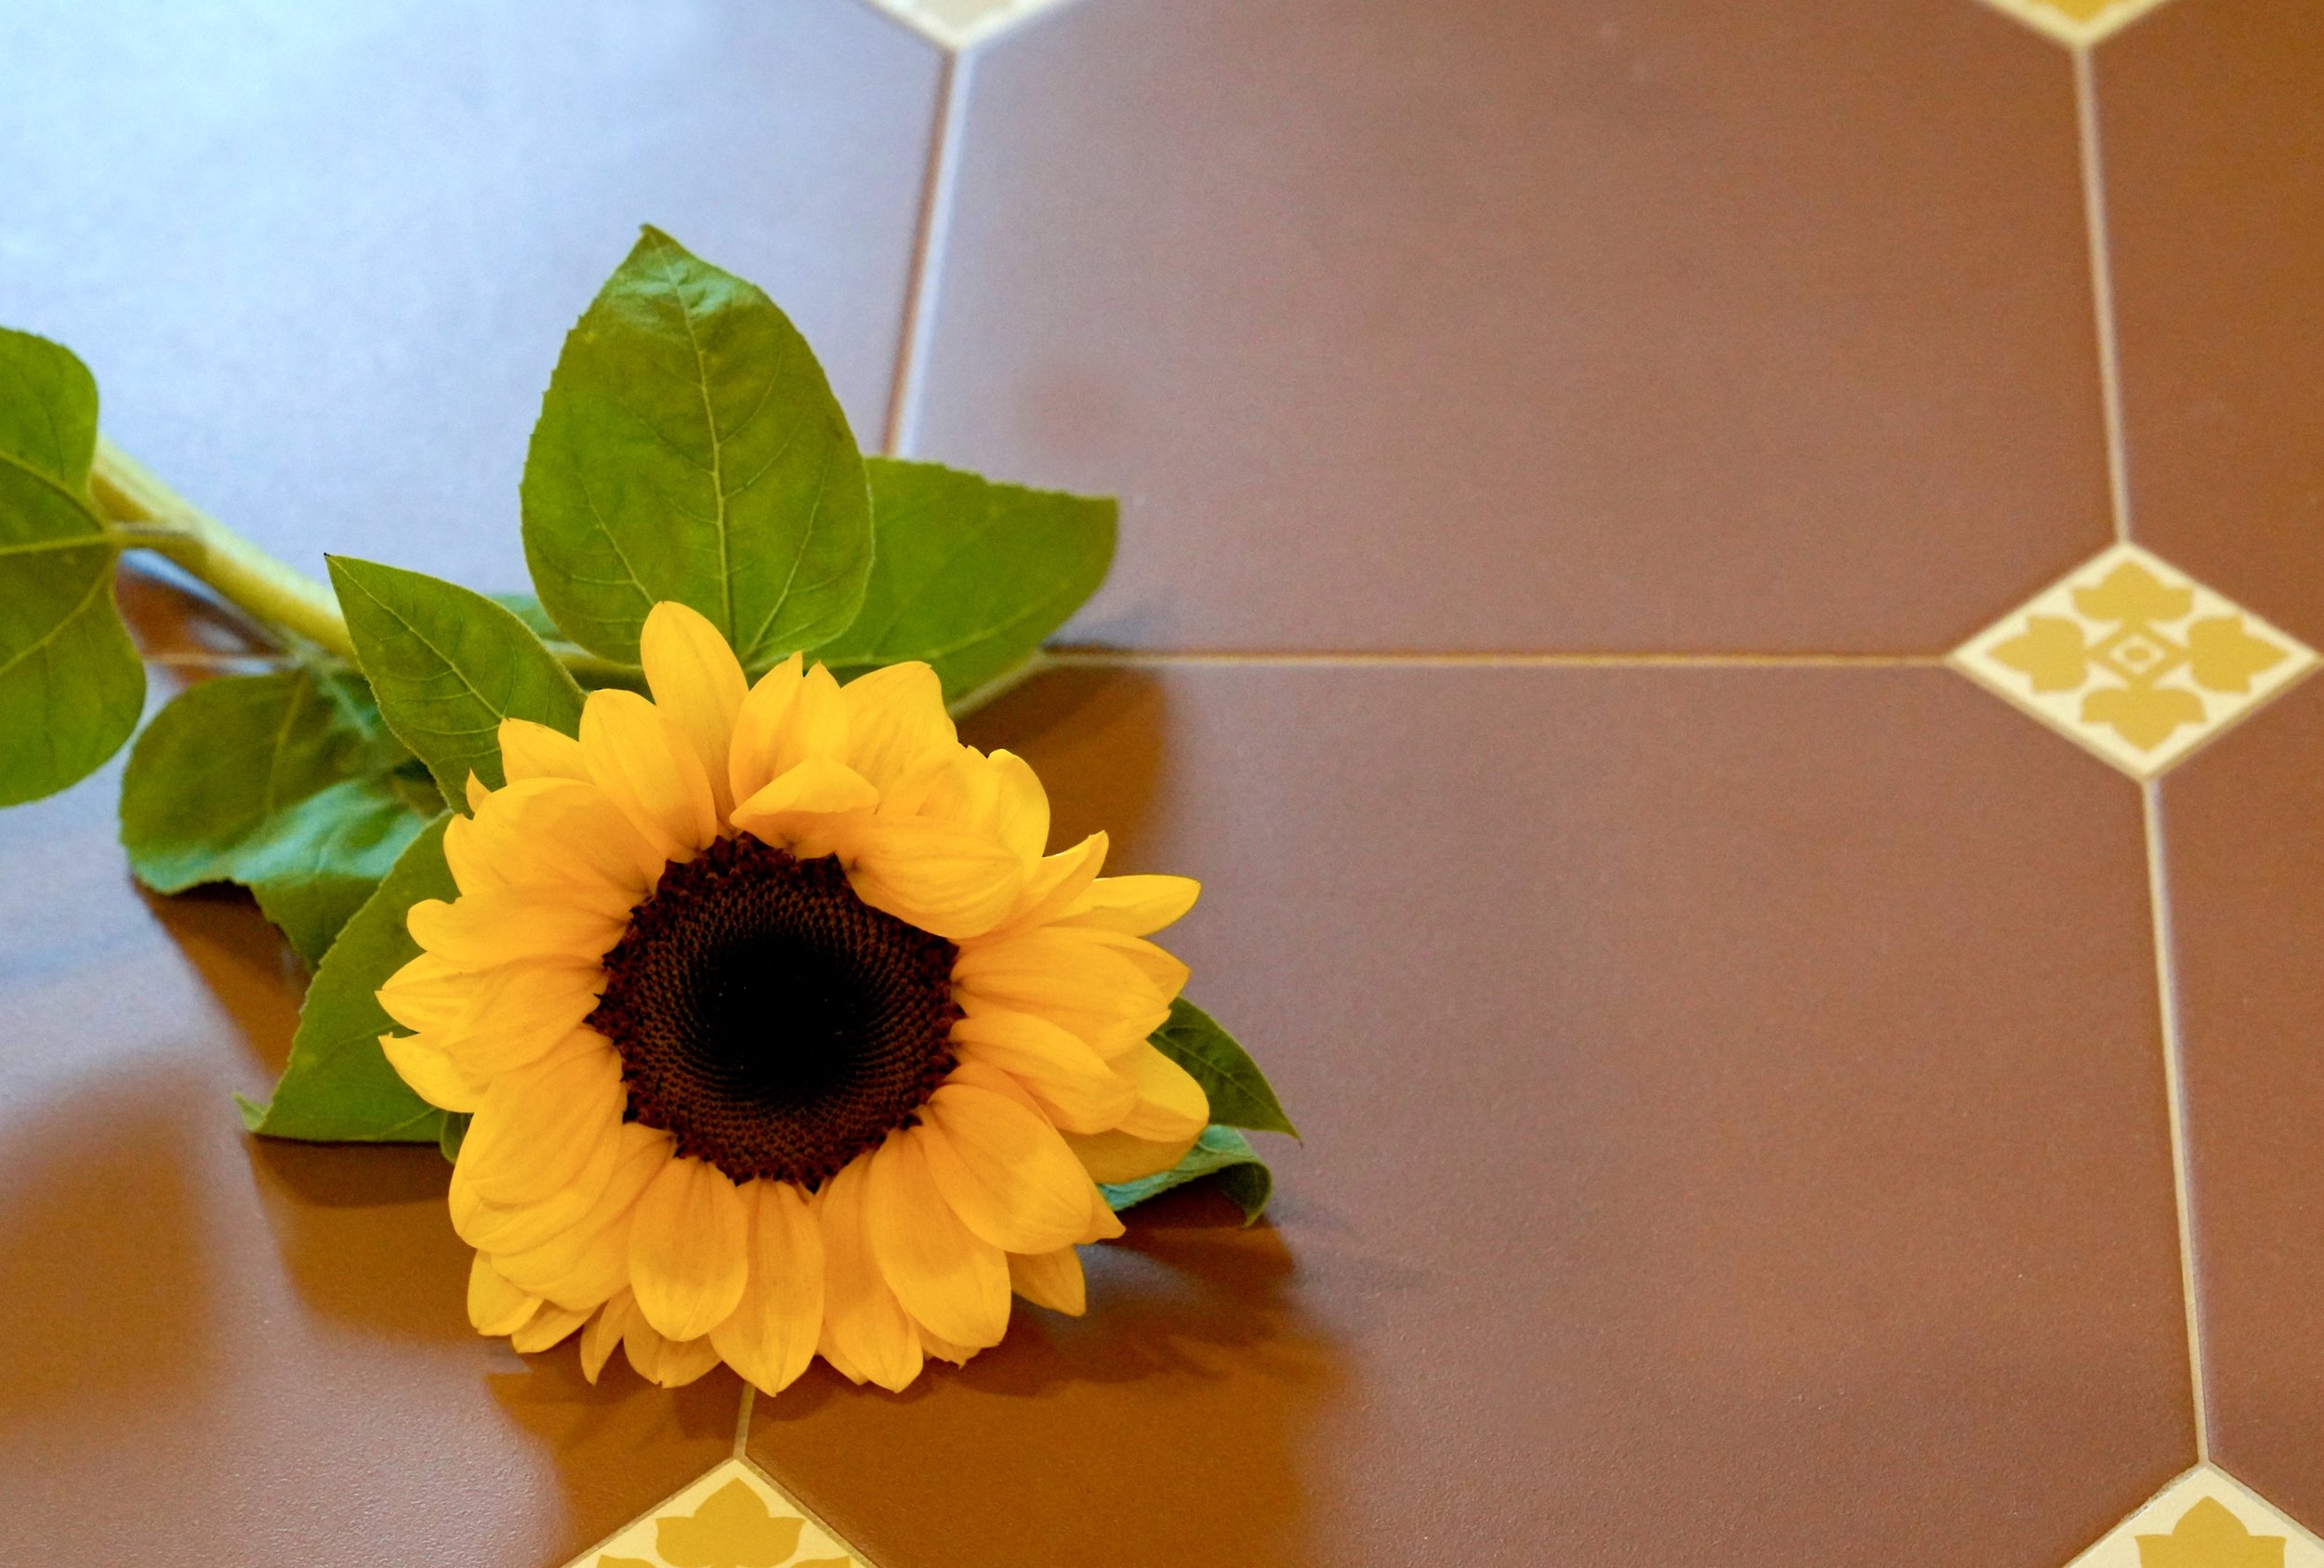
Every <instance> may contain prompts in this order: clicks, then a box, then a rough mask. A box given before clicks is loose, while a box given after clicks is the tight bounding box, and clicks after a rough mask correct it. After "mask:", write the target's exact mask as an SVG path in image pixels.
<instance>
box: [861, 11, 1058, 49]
mask: <svg viewBox="0 0 2324 1568" xmlns="http://www.w3.org/2000/svg"><path fill="white" fill-rule="evenodd" d="M1062 3H1063V0H873V4H875V5H877V6H878V7H879V8H880V9H881V10H883V11H886V12H888V13H889V14H890V15H891V16H893V17H895V18H896V19H897V20H900V21H902V22H904V23H905V25H907V26H909V27H912V28H914V29H916V30H918V32H920V33H925V34H927V35H928V36H929V37H931V38H932V39H934V40H935V41H936V42H937V43H939V44H942V45H943V46H944V47H946V48H948V49H965V48H967V47H968V46H970V45H971V44H977V43H982V42H983V41H984V40H985V39H987V38H990V37H991V36H993V35H994V34H995V33H998V32H1000V31H1001V30H1002V29H1003V28H1006V27H1009V26H1010V25H1011V24H1013V23H1016V22H1020V21H1023V20H1025V19H1026V18H1028V17H1031V16H1033V15H1035V14H1037V13H1038V12H1041V11H1046V10H1048V9H1050V7H1053V6H1057V5H1059V4H1062Z"/></svg>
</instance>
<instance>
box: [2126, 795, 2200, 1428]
mask: <svg viewBox="0 0 2324 1568" xmlns="http://www.w3.org/2000/svg"><path fill="white" fill-rule="evenodd" d="M2141 794H2142V796H2143V797H2144V799H2145V801H2146V896H2147V903H2148V905H2149V906H2150V908H2151V909H2152V910H2153V912H2154V927H2155V994H2156V996H2157V998H2158V999H2159V1003H2160V1006H2161V1008H2162V1084H2163V1100H2164V1103H2165V1105H2166V1106H2167V1107H2168V1108H2169V1110H2170V1115H2171V1185H2172V1197H2173V1200H2174V1201H2175V1203H2176V1204H2177V1206H2178V1218H2179V1287H2180V1289H2181V1290H2182V1291H2183V1292H2184V1293H2185V1302H2186V1363H2187V1383H2188V1386H2189V1388H2190V1389H2191V1390H2193V1392H2194V1396H2195V1456H2196V1458H2197V1459H2198V1460H2200V1461H2202V1462H2205V1463H2208V1462H2209V1461H2210V1459H2211V1413H2210V1402H2209V1401H2208V1399H2207V1398H2206V1397H2205V1394H2204V1390H2203V1315H2202V1302H2201V1299H2200V1298H2199V1296H2198V1295H2197V1293H2196V1285H2195V1205H2194V1199H2193V1195H2192V1193H2191V1192H2190V1191H2189V1183H2188V1179H2187V1142H2186V1103H2185V1087H2184V1085H2183V1083H2182V1082H2181V1078H2182V1071H2181V1062H2180V1056H2181V1050H2180V1041H2179V986H2178V976H2177V973H2176V969H2175V966H2174V965H2173V963H2172V951H2171V885H2170V878H2169V876H2168V875H2167V874H2166V872H2165V870H2164V867H2163V840H2162V796H2161V791H2160V790H2159V788H2158V786H2157V784H2156V783H2155V782H2154V781H2153V780H2149V781H2147V783H2146V784H2145V785H2144V786H2143V788H2142V790H2141Z"/></svg>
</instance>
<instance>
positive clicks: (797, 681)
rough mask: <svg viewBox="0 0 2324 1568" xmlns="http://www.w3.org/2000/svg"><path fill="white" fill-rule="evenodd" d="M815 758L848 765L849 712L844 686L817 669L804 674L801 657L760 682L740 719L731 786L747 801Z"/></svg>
mask: <svg viewBox="0 0 2324 1568" xmlns="http://www.w3.org/2000/svg"><path fill="white" fill-rule="evenodd" d="M810 757H828V758H832V759H833V760H834V761H839V762H844V761H845V760H846V759H847V707H846V705H845V704H843V703H842V702H841V701H840V699H839V683H838V681H837V680H835V679H832V676H831V672H830V671H829V670H827V669H825V668H824V667H823V666H822V665H816V666H815V667H814V668H812V669H810V670H806V671H804V673H802V672H801V665H800V660H799V655H798V654H796V653H794V654H792V655H791V656H790V657H789V658H787V659H786V660H784V661H783V663H781V664H779V665H775V666H774V668H772V669H771V670H769V671H768V672H767V673H766V674H765V675H763V676H760V677H759V684H758V685H756V686H754V687H752V688H751V689H750V695H749V696H747V697H746V698H744V699H743V708H742V712H741V713H740V714H738V715H737V716H736V717H735V719H734V741H733V746H732V747H731V748H730V749H729V751H728V753H727V761H726V768H727V782H728V784H729V785H730V786H731V787H732V788H733V793H734V798H735V799H737V800H747V799H749V798H750V797H752V796H753V795H755V794H757V793H758V792H759V790H761V789H763V788H765V787H766V785H767V783H768V781H769V780H771V779H774V778H776V777H778V776H780V775H782V774H784V773H786V772H789V771H791V770H792V769H793V768H796V767H798V766H799V764H800V763H801V762H803V761H805V760H806V759H807V758H810Z"/></svg>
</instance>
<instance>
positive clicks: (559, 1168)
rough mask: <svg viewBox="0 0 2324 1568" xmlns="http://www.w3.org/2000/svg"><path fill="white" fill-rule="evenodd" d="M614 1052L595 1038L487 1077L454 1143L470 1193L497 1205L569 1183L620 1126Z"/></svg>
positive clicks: (623, 1097)
mask: <svg viewBox="0 0 2324 1568" xmlns="http://www.w3.org/2000/svg"><path fill="white" fill-rule="evenodd" d="M627 1100H628V1095H627V1090H626V1089H624V1088H623V1087H622V1082H621V1058H620V1057H619V1056H618V1055H616V1054H615V1053H614V1048H612V1047H611V1046H609V1045H607V1044H606V1043H605V1042H604V1041H603V1040H602V1039H601V1038H599V1037H598V1036H595V1035H586V1037H585V1038H578V1039H576V1041H575V1044H574V1048H565V1047H560V1048H558V1049H557V1050H556V1051H554V1052H552V1053H550V1055H549V1056H548V1059H547V1060H545V1061H543V1062H542V1063H540V1064H539V1065H537V1066H533V1067H526V1068H522V1069H520V1070H519V1071H517V1072H513V1073H508V1074H502V1075H501V1076H499V1077H497V1078H495V1079H494V1080H493V1082H492V1085H491V1087H489V1088H487V1089H486V1090H485V1091H484V1098H483V1100H482V1103H481V1104H479V1105H478V1106H477V1108H476V1114H475V1119H474V1120H473V1121H471V1122H470V1123H469V1129H468V1137H467V1138H466V1139H465V1140H462V1142H461V1144H460V1158H459V1163H460V1165H461V1166H462V1167H463V1168H465V1169H466V1170H467V1172H468V1174H469V1179H470V1180H471V1181H473V1182H474V1183H475V1186H476V1193H477V1196H479V1197H480V1198H482V1199H483V1200H484V1201H485V1202H486V1203H490V1204H497V1205H501V1206H517V1205H521V1204H529V1203H534V1202H536V1201H538V1200H540V1199H542V1198H546V1197H548V1196H549V1195H550V1194H551V1193H554V1192H559V1191H560V1190H562V1189H565V1188H569V1187H572V1186H573V1185H574V1184H575V1183H576V1182H577V1181H578V1180H579V1179H580V1178H581V1177H582V1175H583V1174H584V1173H585V1172H586V1171H588V1169H589V1168H590V1164H591V1162H592V1161H594V1160H599V1159H607V1158H611V1157H612V1156H610V1155H609V1154H607V1153H606V1152H605V1145H606V1144H608V1143H609V1142H612V1141H613V1140H614V1139H615V1137H616V1135H617V1134H618V1132H619V1129H620V1127H621V1126H622V1120H621V1117H622V1111H623V1109H624V1107H625V1106H626V1105H627Z"/></svg>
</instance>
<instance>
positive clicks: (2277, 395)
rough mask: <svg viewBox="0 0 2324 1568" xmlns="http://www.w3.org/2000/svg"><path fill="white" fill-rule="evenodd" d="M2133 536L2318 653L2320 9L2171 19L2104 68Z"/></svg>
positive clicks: (2323, 448) (2182, 7) (2323, 445)
mask: <svg viewBox="0 0 2324 1568" xmlns="http://www.w3.org/2000/svg"><path fill="white" fill-rule="evenodd" d="M2096 72H2097V86H2098V96H2099V102H2100V113H2101V124H2102V125H2103V126H2104V135H2105V149H2106V200H2107V204H2108V209H2109V228H2110V231H2111V234H2112V244H2111V252H2112V256H2113V262H2114V290H2115V298H2116V301H2117V311H2118V316H2119V322H2120V343H2121V361H2122V396H2123V408H2124V415H2125V422H2126V427H2127V431H2128V449H2129V468H2130V481H2131V511H2132V528H2133V534H2134V535H2135V536H2136V537H2137V539H2138V540H2139V541H2140V542H2141V543H2142V544H2146V545H2148V546H2151V547H2153V548H2155V549H2157V550H2159V551H2160V552H2161V553H2162V554H2163V555H2165V556H2167V557H2169V558H2170V559H2171V560H2173V561H2175V562H2177V563H2178V564H2179V565H2180V566H2182V567H2184V568H2185V569H2186V570H2187V571H2188V572H2191V573H2194V574H2195V575H2196V576H2198V577H2200V578H2202V579H2204V580H2205V581H2206V582H2209V583H2211V584H2212V585H2213V586H2216V587H2218V588H2219V589H2220V590H2221V591H2222V592H2224V593H2226V594H2228V595H2230V596H2231V597H2233V598H2236V599H2238V600H2241V601H2242V602H2244V603H2246V604H2248V605H2250V606H2251V608H2252V609H2254V610H2256V611H2258V612H2259V613H2261V614H2263V615H2265V616H2267V617H2268V618H2269V619H2271V620H2273V621H2275V622H2277V623H2278V625H2280V626H2284V627H2285V628H2287V629H2288V630H2290V631H2291V632H2293V633H2295V634H2296V635H2298V636H2300V637H2303V638H2305V639H2309V640H2311V641H2313V640H2315V639H2317V638H2318V637H2319V636H2324V396H2319V392H2324V382H2320V381H2319V379H2318V373H2317V365H2318V364H2319V363H2324V244H2318V243H2317V236H2318V234H2319V233H2324V183H2319V182H2318V181H2317V177H2316V171H2317V165H2318V162H2319V161H2320V160H2324V93H2319V92H2318V91H2317V83H2318V81H2319V80H2324V7H2317V6H2315V5H2313V4H2311V3H2309V0H2172V4H2170V5H2168V6H2165V7H2162V8H2161V9H2159V10H2158V11H2156V12H2154V13H2153V14H2152V15H2150V16H2147V17H2146V18H2144V19H2143V20H2140V21H2139V22H2138V23H2137V24H2136V25H2134V26H2132V27H2130V28H2127V29H2125V30H2124V31H2123V33H2121V35H2120V36H2119V37H2118V38H2116V39H2114V40H2112V41H2111V42H2109V43H2107V44H2106V46H2104V47H2103V48H2102V49H2100V51H2099V52H2098V56H2097V62H2096Z"/></svg>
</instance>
